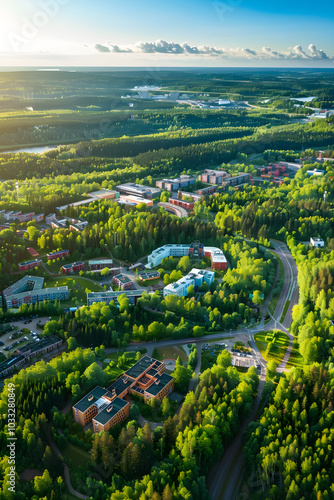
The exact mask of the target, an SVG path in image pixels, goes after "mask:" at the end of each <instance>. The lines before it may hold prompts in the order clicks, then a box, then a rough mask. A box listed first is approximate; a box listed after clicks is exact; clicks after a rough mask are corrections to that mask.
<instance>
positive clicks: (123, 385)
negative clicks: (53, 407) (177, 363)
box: [72, 355, 174, 432]
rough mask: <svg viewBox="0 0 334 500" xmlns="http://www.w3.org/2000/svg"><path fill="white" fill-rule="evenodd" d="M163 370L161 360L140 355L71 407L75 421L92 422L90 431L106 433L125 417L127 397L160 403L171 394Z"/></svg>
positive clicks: (127, 409)
mask: <svg viewBox="0 0 334 500" xmlns="http://www.w3.org/2000/svg"><path fill="white" fill-rule="evenodd" d="M164 371H165V363H164V361H158V360H157V359H154V358H151V357H150V356H147V355H145V356H143V357H142V358H141V359H140V360H139V361H137V363H135V364H134V365H133V366H132V367H131V368H130V369H129V370H127V371H126V372H125V373H123V375H122V376H121V377H120V378H119V379H118V380H116V382H114V383H113V384H112V385H110V386H109V387H108V388H107V389H104V388H102V387H100V386H97V387H95V389H93V390H92V391H91V392H89V393H88V394H87V395H86V396H84V397H83V398H82V399H80V401H78V402H77V403H76V404H75V405H74V406H73V407H72V410H73V416H74V419H75V421H76V422H77V423H78V424H81V425H82V426H85V425H87V424H88V423H89V422H92V424H93V432H100V431H108V430H109V429H110V427H113V426H114V425H117V424H119V423H120V422H122V421H123V420H125V419H126V418H127V417H128V416H129V408H130V403H129V402H128V401H126V400H124V398H125V397H126V396H127V395H128V394H138V395H139V396H141V397H142V398H143V399H144V400H145V401H149V400H150V399H152V398H153V399H157V400H159V401H161V400H162V399H163V398H164V397H165V396H167V395H168V394H169V393H170V392H172V390H173V388H174V379H173V377H171V376H170V375H167V373H164Z"/></svg>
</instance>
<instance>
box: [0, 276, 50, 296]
mask: <svg viewBox="0 0 334 500" xmlns="http://www.w3.org/2000/svg"><path fill="white" fill-rule="evenodd" d="M43 283H44V278H41V277H40V276H24V278H21V279H20V280H19V281H17V282H16V283H14V284H13V285H11V286H9V287H8V288H6V289H5V290H4V291H3V292H2V293H3V295H4V296H5V297H9V296H10V295H16V294H18V293H21V292H22V291H25V290H26V291H29V290H34V291H35V290H42V288H43Z"/></svg>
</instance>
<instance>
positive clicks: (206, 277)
mask: <svg viewBox="0 0 334 500" xmlns="http://www.w3.org/2000/svg"><path fill="white" fill-rule="evenodd" d="M214 278H215V273H214V272H212V271H203V270H202V269H195V268H194V269H192V270H191V271H190V273H189V274H187V276H184V278H181V279H180V280H179V281H177V282H176V283H171V284H170V285H167V286H166V287H165V288H164V297H166V296H167V295H178V296H179V297H185V296H186V295H187V290H188V288H189V287H190V286H194V287H195V289H197V288H198V287H199V286H201V285H202V284H203V283H207V285H209V286H210V285H211V284H212V283H213V280H214Z"/></svg>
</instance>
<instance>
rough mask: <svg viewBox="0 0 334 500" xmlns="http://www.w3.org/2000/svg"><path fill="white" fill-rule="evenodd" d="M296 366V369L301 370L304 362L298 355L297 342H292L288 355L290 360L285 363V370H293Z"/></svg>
mask: <svg viewBox="0 0 334 500" xmlns="http://www.w3.org/2000/svg"><path fill="white" fill-rule="evenodd" d="M294 366H296V367H297V368H302V367H303V366H304V360H303V356H302V355H301V354H300V352H299V350H298V344H297V341H295V340H294V342H293V345H292V351H291V354H290V358H289V360H288V362H287V365H286V367H287V369H289V368H293V367H294Z"/></svg>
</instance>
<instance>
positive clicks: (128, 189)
mask: <svg viewBox="0 0 334 500" xmlns="http://www.w3.org/2000/svg"><path fill="white" fill-rule="evenodd" d="M116 190H117V191H118V192H119V193H121V194H125V195H133V196H140V197H141V198H146V199H148V200H151V199H152V198H154V197H155V196H157V195H158V194H159V193H160V189H157V188H154V187H150V186H143V185H142V184H134V183H133V182H127V183H126V184H120V185H119V186H116Z"/></svg>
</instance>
